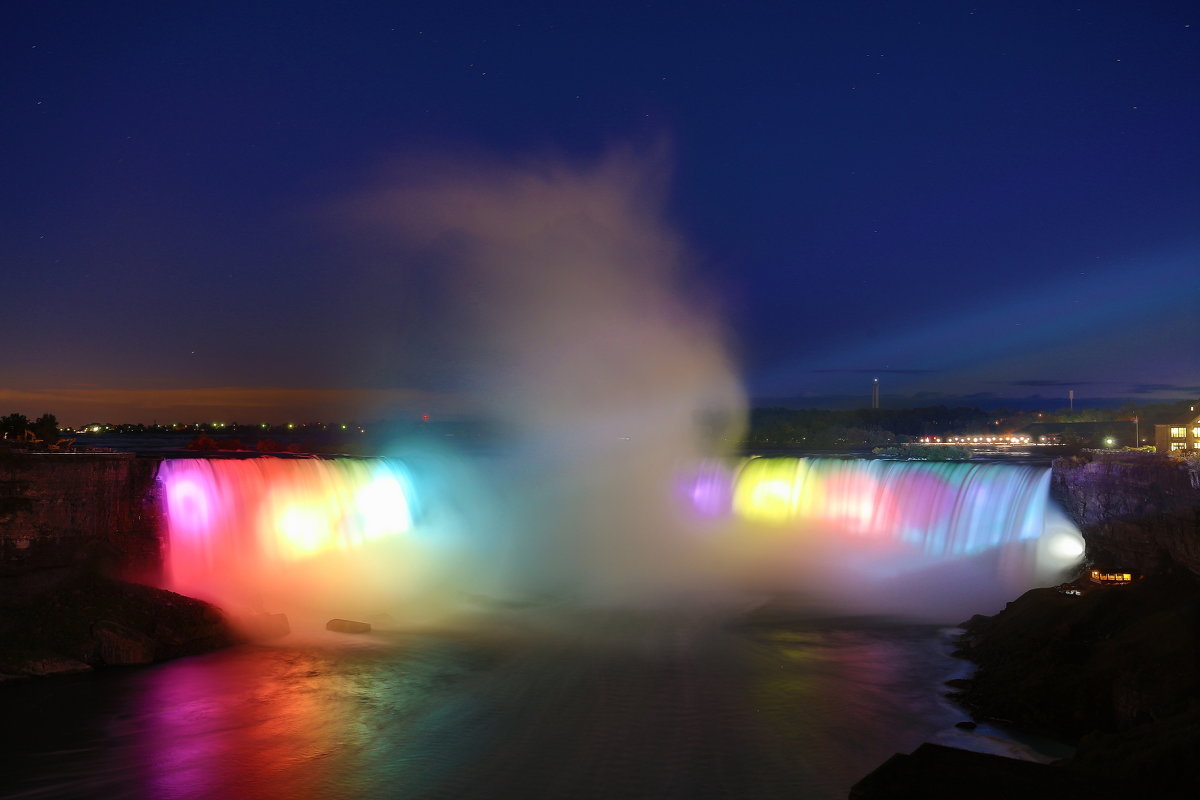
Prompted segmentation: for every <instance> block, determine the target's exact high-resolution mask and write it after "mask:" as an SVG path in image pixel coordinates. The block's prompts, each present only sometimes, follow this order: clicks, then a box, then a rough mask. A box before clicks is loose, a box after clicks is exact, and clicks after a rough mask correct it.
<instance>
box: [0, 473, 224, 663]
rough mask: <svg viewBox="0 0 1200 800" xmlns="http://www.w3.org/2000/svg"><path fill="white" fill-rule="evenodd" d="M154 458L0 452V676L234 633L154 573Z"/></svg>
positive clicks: (210, 644)
mask: <svg viewBox="0 0 1200 800" xmlns="http://www.w3.org/2000/svg"><path fill="white" fill-rule="evenodd" d="M157 472H158V461H157V460H156V459H141V458H135V457H133V456H132V455H123V454H103V455H101V454H97V455H90V454H77V453H69V454H68V453H64V454H25V453H7V452H0V683H5V682H7V681H9V680H13V679H22V678H28V677H33V676H41V675H54V674H62V673H71V672H81V671H86V670H89V669H92V668H94V667H104V666H114V665H126V664H147V663H150V662H153V661H161V660H163V659H167V658H175V657H177V656H182V655H189V654H193V653H200V652H204V651H206V650H211V649H213V648H216V647H223V646H226V645H228V644H231V643H233V642H234V641H236V640H237V637H236V635H235V634H234V632H233V631H232V629H231V628H230V626H229V624H228V622H227V620H226V618H225V616H224V615H223V614H222V613H221V612H220V610H218V609H217V608H215V607H213V606H211V605H209V604H208V603H205V602H202V601H200V600H195V599H192V598H190V597H182V596H180V595H177V594H175V593H173V592H168V591H165V590H163V589H156V588H154V587H153V586H148V585H142V584H144V583H151V584H154V583H158V582H159V579H160V577H161V571H162V547H161V540H160V536H161V532H162V529H163V524H162V522H163V521H162V518H161V517H162V510H161V503H160V502H159V497H158V485H157V482H156V480H155V478H156V475H157Z"/></svg>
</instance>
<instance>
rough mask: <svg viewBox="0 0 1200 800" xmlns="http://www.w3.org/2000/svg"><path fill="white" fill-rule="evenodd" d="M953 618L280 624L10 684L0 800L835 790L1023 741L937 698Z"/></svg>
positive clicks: (615, 617)
mask: <svg viewBox="0 0 1200 800" xmlns="http://www.w3.org/2000/svg"><path fill="white" fill-rule="evenodd" d="M950 649H951V648H950V643H949V631H948V630H947V629H944V628H937V627H933V626H926V625H907V624H900V623H889V622H886V621H882V620H878V619H876V620H864V619H849V618H845V619H841V620H833V621H829V620H825V621H821V620H812V619H808V620H805V619H799V618H795V619H790V620H788V621H781V620H780V619H779V618H773V619H772V621H755V619H754V617H753V616H752V615H751V616H745V615H743V616H740V617H735V618H721V617H716V616H711V615H705V614H702V613H698V612H695V611H691V612H680V613H677V614H672V613H666V612H664V613H658V614H652V615H651V614H642V613H634V612H612V611H608V612H601V611H596V612H582V611H580V612H572V613H570V614H563V615H559V614H553V615H544V614H542V613H541V612H539V611H522V612H498V613H494V614H489V615H488V616H487V618H486V620H483V619H481V620H478V621H477V624H475V625H472V626H471V627H470V628H469V629H468V628H459V629H453V630H439V631H424V632H402V631H382V632H376V633H374V634H371V635H370V636H368V637H364V638H352V637H346V636H339V635H336V634H331V633H326V632H324V631H312V632H309V633H305V632H303V631H301V632H297V633H293V634H292V635H291V636H289V637H287V638H286V639H284V640H282V643H281V644H278V645H275V646H263V645H247V646H241V647H236V648H233V649H230V650H225V651H221V652H217V653H213V654H210V655H205V656H199V657H194V658H188V659H183V660H180V661H176V662H172V663H168V664H163V665H159V666H154V667H149V668H141V669H130V670H120V671H116V670H114V671H110V672H106V673H102V674H96V675H86V676H79V677H75V678H66V679H61V680H47V681H39V682H31V683H25V684H22V685H20V686H7V687H5V688H4V691H3V694H2V695H0V697H2V700H3V704H4V708H5V724H4V726H3V728H4V736H5V739H6V740H7V741H6V742H5V745H4V747H3V752H2V754H0V774H3V775H4V776H5V777H4V779H3V781H2V782H0V797H4V798H97V797H106V798H172V799H178V800H184V799H185V798H188V799H190V798H229V797H239V798H262V799H263V800H265V799H266V798H289V800H290V799H291V798H301V797H323V798H360V797H368V798H373V797H404V798H410V797H411V798H443V797H444V798H495V797H529V798H532V797H547V798H550V797H597V798H614V797H655V798H675V797H678V798H709V797H754V798H757V797H780V798H783V797H788V798H796V797H802V798H844V797H845V796H846V792H847V791H848V789H849V787H850V786H851V785H852V784H853V783H854V782H855V781H857V780H858V779H860V778H862V777H863V776H864V775H865V774H866V773H867V772H869V771H870V770H871V769H873V768H874V767H876V766H878V765H879V764H880V763H881V762H882V761H883V760H884V759H886V758H887V757H889V756H890V755H892V754H893V753H894V752H897V751H909V750H911V749H912V748H914V747H916V746H917V745H918V744H919V743H921V742H922V741H936V742H939V743H943V744H950V745H954V746H959V747H968V748H971V749H978V750H985V751H990V752H1000V753H1006V754H1010V755H1013V754H1017V755H1019V754H1021V753H1022V752H1023V750H1022V748H1021V747H1020V746H1019V745H1016V744H1014V743H1012V742H1010V741H1006V740H1004V739H1003V738H1001V735H1000V734H999V733H998V732H996V731H994V730H991V729H988V728H987V727H986V726H981V728H980V729H978V730H977V731H974V732H966V731H961V730H958V729H956V728H954V723H955V722H957V721H960V720H962V719H965V715H964V713H963V712H962V711H960V710H957V709H955V708H954V707H953V706H952V705H951V704H950V703H949V702H948V701H946V700H944V699H943V698H942V691H944V689H943V687H942V686H941V683H942V682H943V681H945V680H947V679H949V678H951V677H955V676H961V675H964V674H966V671H967V670H968V669H969V665H968V664H965V663H963V662H961V661H958V660H956V659H953V658H950V657H949V655H948V653H949V651H950Z"/></svg>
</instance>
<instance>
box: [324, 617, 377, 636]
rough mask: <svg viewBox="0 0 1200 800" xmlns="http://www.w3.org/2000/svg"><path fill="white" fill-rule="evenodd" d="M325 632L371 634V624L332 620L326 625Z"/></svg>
mask: <svg viewBox="0 0 1200 800" xmlns="http://www.w3.org/2000/svg"><path fill="white" fill-rule="evenodd" d="M325 630H327V631H337V632H338V633H370V631H371V624H370V623H369V622H355V621H354V620H349V619H331V620H329V622H326V623H325Z"/></svg>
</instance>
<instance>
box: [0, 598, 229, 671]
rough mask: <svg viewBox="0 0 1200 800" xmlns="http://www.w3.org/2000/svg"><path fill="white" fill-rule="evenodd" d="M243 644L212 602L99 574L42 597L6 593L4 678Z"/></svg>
mask: <svg viewBox="0 0 1200 800" xmlns="http://www.w3.org/2000/svg"><path fill="white" fill-rule="evenodd" d="M236 641H237V637H236V635H235V634H234V633H233V631H232V629H231V628H230V626H229V625H228V624H227V622H226V620H225V617H224V616H223V615H222V614H221V612H220V611H218V610H217V609H216V608H215V607H214V606H211V605H209V604H208V603H205V602H203V601H201V600H196V599H193V598H190V597H184V596H183V595H178V594H175V593H174V592H168V591H166V590H164V589H155V588H153V587H150V586H140V585H138V584H132V583H125V582H123V581H117V580H113V579H111V578H105V577H102V576H98V575H91V576H85V577H82V578H79V579H75V580H72V581H71V582H69V583H67V584H65V585H62V586H59V587H58V588H56V589H54V590H52V591H49V592H45V593H42V594H39V595H36V596H34V597H27V596H22V595H13V594H2V593H0V642H3V647H2V648H0V675H3V676H9V677H13V676H37V675H48V674H61V673H69V672H78V671H81V670H86V669H89V668H93V667H103V666H118V665H128V664H148V663H150V662H153V661H162V660H165V659H169V658H177V657H179V656H186V655H194V654H197V653H203V652H207V651H209V650H214V649H217V648H219V647H225V646H227V645H230V644H234V643H235V642H236Z"/></svg>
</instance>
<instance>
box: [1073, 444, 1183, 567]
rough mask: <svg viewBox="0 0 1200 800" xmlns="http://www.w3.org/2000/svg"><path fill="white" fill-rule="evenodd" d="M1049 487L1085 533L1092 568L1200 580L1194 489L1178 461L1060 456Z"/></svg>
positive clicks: (1128, 456) (1130, 455)
mask: <svg viewBox="0 0 1200 800" xmlns="http://www.w3.org/2000/svg"><path fill="white" fill-rule="evenodd" d="M1050 487H1051V488H1050V492H1051V495H1052V496H1053V497H1054V499H1055V500H1057V501H1058V502H1059V503H1060V504H1061V505H1062V506H1063V508H1064V509H1066V511H1067V513H1068V514H1070V516H1071V517H1072V518H1073V519H1074V520H1075V523H1076V524H1077V525H1078V526H1079V528H1080V530H1082V531H1083V537H1084V539H1085V540H1086V541H1087V559H1088V561H1089V562H1090V563H1091V564H1093V565H1095V566H1097V567H1099V568H1103V569H1109V570H1119V571H1123V572H1132V573H1135V574H1141V575H1151V574H1156V573H1159V572H1162V571H1164V570H1166V569H1168V568H1170V567H1171V566H1172V565H1175V566H1179V567H1182V568H1183V569H1186V570H1187V571H1189V572H1191V573H1193V574H1195V575H1200V487H1198V486H1197V485H1196V482H1195V481H1194V476H1193V475H1192V473H1191V472H1190V471H1189V470H1188V468H1187V467H1186V466H1185V465H1183V464H1181V463H1180V462H1179V461H1176V460H1173V459H1170V458H1167V457H1165V456H1157V455H1154V454H1151V453H1128V454H1124V453H1118V454H1088V453H1085V454H1083V455H1079V456H1072V457H1070V458H1060V459H1058V460H1056V461H1055V462H1054V466H1053V473H1052V477H1051V483H1050Z"/></svg>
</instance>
